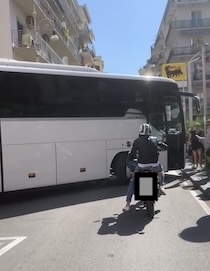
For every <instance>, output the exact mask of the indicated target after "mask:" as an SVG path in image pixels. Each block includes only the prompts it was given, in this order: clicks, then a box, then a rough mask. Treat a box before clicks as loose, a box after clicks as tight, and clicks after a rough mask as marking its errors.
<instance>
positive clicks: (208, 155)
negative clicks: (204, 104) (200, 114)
mask: <svg viewBox="0 0 210 271" xmlns="http://www.w3.org/2000/svg"><path fill="white" fill-rule="evenodd" d="M206 130H207V131H206V136H205V137H201V136H199V135H196V137H197V138H198V139H199V141H200V142H203V144H204V150H205V151H204V153H205V159H206V168H207V169H209V168H210V119H208V120H207V121H206Z"/></svg>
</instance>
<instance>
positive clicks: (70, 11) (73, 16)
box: [54, 0, 79, 33]
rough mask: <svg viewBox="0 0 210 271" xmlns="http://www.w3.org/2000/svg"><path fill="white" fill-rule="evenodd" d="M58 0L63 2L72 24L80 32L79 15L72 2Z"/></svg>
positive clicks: (62, 4)
mask: <svg viewBox="0 0 210 271" xmlns="http://www.w3.org/2000/svg"><path fill="white" fill-rule="evenodd" d="M54 1H55V0H54ZM57 1H59V3H60V4H61V6H62V8H63V9H64V11H65V13H66V16H67V17H68V18H69V20H70V22H71V24H72V25H73V26H74V30H75V32H76V33H78V24H77V22H78V20H79V16H78V14H77V13H76V11H75V9H74V6H73V4H72V2H71V1H70V2H69V3H67V1H66V0H57Z"/></svg>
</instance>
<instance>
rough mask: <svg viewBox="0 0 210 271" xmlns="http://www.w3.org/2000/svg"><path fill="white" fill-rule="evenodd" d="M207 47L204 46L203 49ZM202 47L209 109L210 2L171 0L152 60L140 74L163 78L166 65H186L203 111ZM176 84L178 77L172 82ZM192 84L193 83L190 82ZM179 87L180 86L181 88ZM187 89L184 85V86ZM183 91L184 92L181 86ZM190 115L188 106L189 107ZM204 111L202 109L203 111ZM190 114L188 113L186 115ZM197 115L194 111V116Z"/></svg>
mask: <svg viewBox="0 0 210 271" xmlns="http://www.w3.org/2000/svg"><path fill="white" fill-rule="evenodd" d="M204 44H205V46H203V45H204ZM202 47H203V48H204V47H205V67H206V68H205V72H206V87H207V104H208V110H209V107H210V1H209V0H168V3H167V6H166V8H165V12H164V14H163V17H162V21H161V24H160V27H159V31H158V34H157V38H156V41H155V43H154V45H153V46H152V47H151V57H150V59H148V61H147V63H146V65H145V66H144V67H143V68H141V69H140V70H139V73H140V74H153V75H156V76H161V75H162V74H161V67H162V64H165V63H167V64H168V63H186V67H187V72H189V73H190V75H191V76H190V77H191V79H190V77H188V78H187V81H188V82H186V83H187V84H186V85H185V87H184V88H185V91H187V90H188V87H189V84H190V83H191V85H192V92H193V93H197V94H198V95H199V96H200V98H201V105H202V108H203V80H202V71H203V65H202V57H201V56H202V54H201V51H202ZM173 79H175V80H176V77H175V78H173ZM189 80H190V82H189ZM179 86H180V84H179ZM183 86H184V85H183ZM180 88H182V87H181V86H180ZM186 109H187V111H188V109H189V107H188V102H187V104H186ZM202 110H203V109H202ZM187 114H188V112H187ZM195 115H196V112H195V110H194V116H195Z"/></svg>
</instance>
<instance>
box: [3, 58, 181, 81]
mask: <svg viewBox="0 0 210 271" xmlns="http://www.w3.org/2000/svg"><path fill="white" fill-rule="evenodd" d="M3 67H5V68H6V69H5V68H3ZM1 70H3V71H5V70H6V71H14V72H15V71H17V72H27V71H28V72H33V73H34V72H35V73H45V74H55V75H56V74H57V75H59V74H60V75H62V74H63V75H75V76H80V75H81V76H90V77H100V78H113V79H127V80H146V81H162V82H168V83H175V84H176V81H174V80H173V79H169V78H165V77H158V76H146V75H127V74H113V73H103V72H100V71H98V70H97V69H94V68H91V67H86V66H73V65H62V64H51V63H40V62H29V61H19V60H14V59H6V58H0V71H1Z"/></svg>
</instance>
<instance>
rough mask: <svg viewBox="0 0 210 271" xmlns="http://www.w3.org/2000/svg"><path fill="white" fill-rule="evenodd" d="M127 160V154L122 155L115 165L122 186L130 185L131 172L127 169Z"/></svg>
mask: <svg viewBox="0 0 210 271" xmlns="http://www.w3.org/2000/svg"><path fill="white" fill-rule="evenodd" d="M126 159H127V154H121V155H120V156H119V157H118V158H117V161H116V164H115V175H116V177H117V182H118V183H119V184H120V185H125V184H128V183H129V180H130V170H129V169H128V168H127V167H126Z"/></svg>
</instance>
